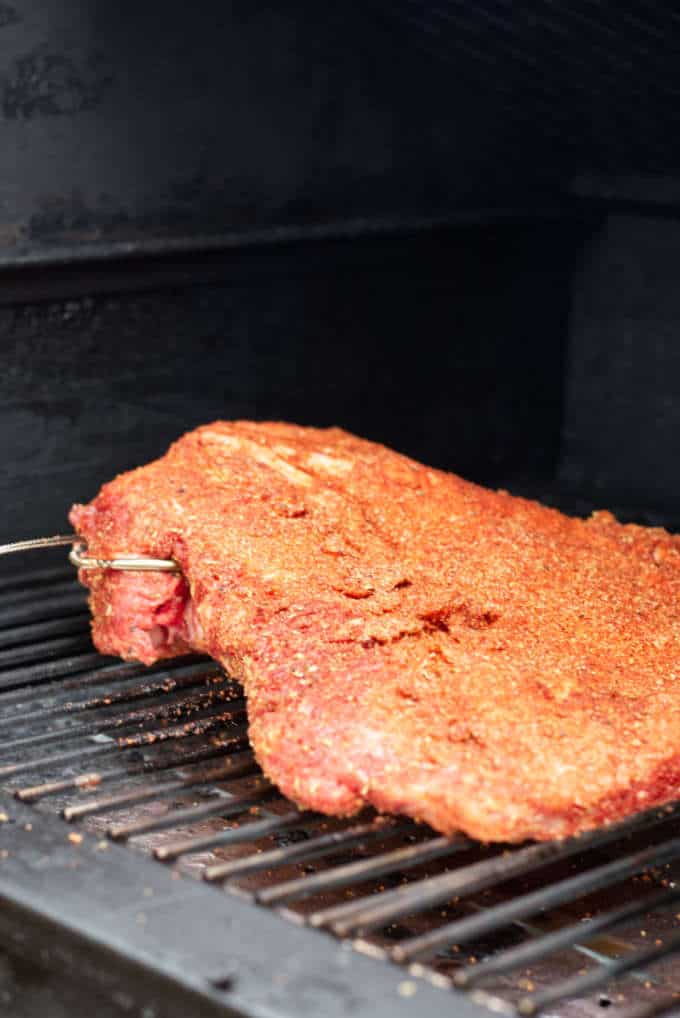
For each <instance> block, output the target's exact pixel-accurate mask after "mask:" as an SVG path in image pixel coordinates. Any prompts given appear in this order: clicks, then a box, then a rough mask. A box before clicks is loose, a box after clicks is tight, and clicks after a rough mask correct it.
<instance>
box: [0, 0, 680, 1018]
mask: <svg viewBox="0 0 680 1018" xmlns="http://www.w3.org/2000/svg"><path fill="white" fill-rule="evenodd" d="M0 32H1V33H2V40H3V46H4V49H3V53H4V63H3V68H2V75H1V76H0V117H1V119H2V125H3V132H4V134H3V142H4V143H3V145H2V146H0V198H1V201H0V284H1V285H0V343H1V347H2V371H0V425H1V431H0V433H1V434H2V443H3V445H2V459H1V463H0V497H1V498H2V505H3V529H2V534H0V541H11V540H17V539H20V538H30V537H35V536H37V535H42V534H48V533H58V532H63V531H64V529H65V526H66V524H65V518H66V513H67V511H68V508H69V507H70V505H71V504H72V503H73V502H74V501H86V500H88V499H89V498H91V497H92V496H93V495H94V494H95V492H96V491H97V489H98V487H99V486H100V485H101V484H102V483H103V482H104V481H106V480H108V479H109V478H110V477H112V476H113V475H114V474H116V473H117V472H119V471H121V470H125V469H129V468H131V467H134V466H136V465H138V464H140V463H143V462H145V461H147V460H149V459H151V458H153V457H155V456H157V455H159V454H160V453H162V452H163V451H164V449H165V448H166V447H167V445H168V444H169V443H170V442H171V441H172V440H173V439H174V438H176V437H177V436H178V435H179V434H181V433H182V432H183V431H185V430H187V429H189V428H191V427H194V426H196V425H198V424H200V423H203V422H206V421H209V420H211V419H216V418H237V417H244V418H256V419H284V420H292V421H297V422H299V423H302V424H310V425H319V426H326V425H341V426H343V427H345V428H348V429H350V430H353V431H356V432H357V433H359V434H361V435H363V436H365V437H367V438H370V439H373V440H377V441H381V442H385V443H387V444H389V445H391V446H393V447H395V448H397V449H399V450H401V451H403V452H405V453H408V454H410V455H412V456H415V457H417V458H419V459H421V460H423V461H425V462H427V463H430V464H432V465H435V466H438V467H442V468H444V469H449V470H454V471H457V472H458V473H460V474H462V475H463V476H466V477H468V478H470V479H471V480H475V481H479V482H481V483H484V484H488V485H491V486H495V487H503V488H507V489H509V490H511V491H513V492H516V493H519V494H525V495H528V496H530V497H537V498H540V499H542V500H544V501H546V502H549V503H552V504H555V505H558V506H560V507H562V508H563V509H565V510H566V511H570V512H575V513H579V514H587V513H588V512H590V511H591V510H592V509H594V508H601V507H606V508H609V509H613V510H614V511H615V512H616V513H617V515H618V516H619V517H620V518H621V519H626V520H636V521H639V522H643V523H647V524H654V525H658V524H661V525H666V526H668V527H670V528H671V529H674V530H677V529H678V521H679V520H680V493H679V492H678V487H677V483H676V476H675V475H676V464H677V462H678V458H679V454H680V399H679V398H678V397H679V395H680V348H679V347H678V344H677V330H678V321H679V320H680V288H678V286H677V265H678V264H679V263H680V216H679V213H680V187H678V179H679V171H680V153H679V151H678V146H677V140H676V139H677V137H678V103H677V91H678V81H677V79H678V75H677V51H678V45H677V39H678V19H677V14H675V13H674V12H672V11H670V10H669V9H667V5H653V4H649V3H633V4H628V5H627V6H626V9H625V11H624V10H622V9H621V7H620V5H613V4H611V5H609V4H606V3H603V4H595V3H592V2H591V0H579V2H578V3H574V4H569V5H555V4H553V3H540V4H530V5H529V4H523V3H521V2H518V3H513V4H508V3H494V4H492V3H478V4H462V3H455V4H454V3H451V2H448V0H444V2H442V3H440V4H437V5H425V4H421V3H419V2H418V0H396V2H392V3H390V4H389V5H388V4H386V3H384V2H383V0H371V2H370V3H368V4H361V5H354V4H351V3H350V4H346V5H341V6H339V7H338V8H337V10H336V9H335V8H332V9H331V8H330V7H329V5H318V4H312V3H309V2H307V0H294V2H292V3H289V4H287V5H285V9H284V8H282V7H281V6H277V5H266V6H261V5H257V4H254V3H252V2H249V3H247V4H246V3H240V2H235V3H230V4H224V3H219V4H218V3H214V4H210V3H209V4H207V5H204V7H203V8H202V9H201V10H200V11H199V10H198V9H197V10H192V11H188V10H187V7H186V5H185V4H175V3H172V2H169V0H164V3H162V4H161V3H156V2H150V3H147V4H143V5H140V4H129V3H126V2H122V3H119V4H116V5H110V4H89V5H85V4H81V3H64V2H63V0H41V2H37V0H35V2H34V0H31V2H27V3H24V4H22V5H21V7H19V6H18V5H17V7H16V8H15V6H14V5H13V4H0ZM150 41H151V42H150ZM41 555H42V557H39V556H38V553H34V554H33V556H26V557H25V558H23V559H21V561H15V562H9V561H4V560H2V561H0V732H1V735H2V742H1V744H0V902H1V906H2V907H0V939H1V946H0V1003H2V1004H3V1005H7V1006H8V1009H10V1013H12V1009H13V1011H14V1013H15V1014H17V1015H19V1016H22V1018H23V1016H29V1015H30V1016H33V1015H37V1014H44V1013H47V1014H49V1015H50V1016H51V1018H62V1015H63V1016H66V1015H69V1016H70V1015H73V1014H79V1013H87V1014H92V1013H98V1014H101V1015H103V1016H105V1018H108V1016H109V1015H111V1016H114V1015H129V1014H138V1015H140V1016H143V1018H152V1016H154V1015H157V1016H163V1018H166V1016H169V1018H172V1016H174V1015H175V1014H177V1015H178V1016H179V1015H182V1016H184V1015H187V1014H191V1015H203V1014H206V1015H227V1014H241V1015H248V1016H253V1018H254V1016H256V1015H257V1016H258V1018H259V1016H265V1015H266V1016H267V1018H272V1016H273V1015H276V1016H281V1018H284V1016H285V1018H292V1016H300V1015H306V1014H310V1015H314V1016H316V1015H319V1014H323V1015H324V1018H336V1016H337V1018H341V1016H342V1018H345V1016H347V1018H349V1016H350V1015H351V1016H352V1018H361V1016H363V1015H367V1016H368V1015H370V1016H371V1018H382V1016H383V1015H384V1016H387V1015H390V1016H392V1015H396V1016H403V1018H412V1016H413V1015H416V1014H418V1015H419V1018H429V1016H433V1018H434V1016H435V1015H440V1014H442V1013H450V1014H454V1015H456V1018H464V1016H468V1015H469V1016H470V1018H472V1016H473V1015H477V1018H480V1016H483V1015H488V1014H489V1011H490V1010H491V1011H493V1012H501V1013H513V1012H514V1010H515V1009H516V1008H520V1009H521V1010H523V1011H524V1012H526V1013H529V1012H530V1011H531V1009H532V1008H533V1009H539V1008H540V1009H542V1013H544V1014H545V1015H560V1016H562V1015H564V1016H567V1015H574V1016H584V1015H588V1014H590V1015H595V1014H598V1015H599V1014H600V1013H602V1011H603V1010H605V1009H608V1010H609V1011H610V1012H611V1013H612V1014H616V1015H621V1016H624V1015H626V1016H628V1015H632V1014H635V1015H641V1016H642V1015H644V1016H645V1018H646V1016H651V1015H652V1014H656V1013H659V1014H660V1013H666V1012H668V1013H670V1012H671V1011H672V1010H673V1006H674V994H675V993H676V991H677V990H678V989H680V987H679V986H678V983H679V981H680V955H679V954H678V953H676V948H677V947H678V942H677V936H678V934H677V916H678V915H680V905H679V904H678V902H677V900H676V889H675V878H676V874H677V861H676V859H677V855H678V839H679V838H680V830H679V829H678V821H677V820H676V813H675V811H674V810H671V811H670V812H663V811H662V812H661V813H658V814H657V813H655V814H653V815H652V816H650V817H644V818H642V819H641V820H634V821H632V822H631V823H630V824H628V825H624V826H623V828H621V829H616V830H607V831H603V832H596V833H595V834H594V835H592V836H591V837H590V838H589V839H584V840H582V841H580V842H579V843H578V844H576V845H572V844H569V843H567V844H565V845H549V846H545V847H540V848H536V847H534V846H519V847H515V848H512V849H511V850H509V851H508V852H506V851H505V849H504V848H496V849H493V848H488V847H484V846H480V845H473V844H468V843H467V842H465V841H464V840H462V839H455V840H454V841H452V842H450V843H448V842H445V841H443V840H442V839H441V838H438V837H437V836H436V835H435V834H434V833H433V832H431V831H429V830H427V829H426V828H423V827H418V826H416V825H414V824H410V823H407V822H402V821H397V820H393V819H389V818H376V817H373V816H371V815H369V814H366V815H362V816H361V817H357V818H353V819H351V820H348V821H329V820H324V819H323V818H321V817H315V816H308V815H300V814H299V813H298V812H297V811H296V810H295V809H294V807H293V806H291V804H289V803H285V802H283V801H282V800H281V799H280V797H278V796H277V794H276V792H275V790H273V789H271V788H270V787H269V786H268V785H267V784H266V782H264V780H263V778H262V776H261V775H259V774H258V772H257V769H256V767H255V764H254V762H253V761H252V758H251V757H250V756H249V751H248V746H247V733H246V729H245V716H244V704H243V702H242V698H241V694H240V691H239V690H238V688H237V687H236V686H235V685H234V684H233V683H232V682H231V681H230V680H229V678H228V677H224V676H221V675H220V674H219V673H218V672H217V671H216V669H215V667H214V666H213V665H210V664H209V663H206V662H204V661H183V662H176V663H172V664H169V665H167V666H164V667H163V668H156V669H152V670H150V671H147V670H145V669H141V668H137V667H136V666H133V665H123V664H121V663H120V662H115V661H111V660H105V659H103V658H101V657H100V656H99V655H97V654H96V653H95V652H94V651H93V648H92V647H91V645H90V643H89V636H88V621H87V612H86V609H85V601H84V594H83V592H82V591H80V590H78V589H77V587H76V586H75V581H74V578H73V574H72V571H71V570H70V568H69V567H67V566H66V565H65V564H64V558H65V556H64V555H63V553H61V552H55V553H41ZM509 751H511V747H509ZM64 811H66V818H64V817H63V816H62V813H63V812H64Z"/></svg>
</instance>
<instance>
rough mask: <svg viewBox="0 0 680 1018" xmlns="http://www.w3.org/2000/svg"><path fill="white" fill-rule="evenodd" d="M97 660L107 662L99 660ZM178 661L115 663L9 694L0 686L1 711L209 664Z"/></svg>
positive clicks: (195, 659)
mask: <svg viewBox="0 0 680 1018" xmlns="http://www.w3.org/2000/svg"><path fill="white" fill-rule="evenodd" d="M100 660H106V659H102V658H100ZM177 660H178V662H179V663H178V664H177V665H175V666H171V667H168V662H167V661H159V662H158V663H157V664H155V665H149V666H147V665H142V664H139V662H137V661H118V662H116V663H114V664H104V665H101V666H100V667H98V668H93V669H91V670H90V671H87V672H83V673H81V674H80V675H74V676H62V677H61V678H57V679H54V680H52V681H49V682H41V683H40V684H32V683H28V684H24V685H22V686H20V687H18V688H17V689H11V690H9V691H5V690H3V689H2V687H1V686H0V698H1V699H0V702H1V703H2V706H3V708H5V707H7V706H9V705H10V704H17V703H18V704H25V703H31V702H35V703H40V702H42V701H44V700H45V698H49V697H51V696H52V695H53V694H54V693H55V692H57V693H62V692H64V693H67V692H69V693H70V692H74V691H77V690H79V689H90V688H91V687H92V686H103V685H106V686H107V688H109V687H108V684H109V682H110V681H111V680H116V681H118V682H125V681H127V680H130V679H136V678H142V677H143V678H148V677H149V676H150V677H152V678H159V677H160V676H161V675H167V676H168V678H170V677H171V676H173V675H176V674H177V673H178V671H180V670H181V669H182V668H183V667H188V666H189V665H191V664H194V663H201V662H202V663H203V664H204V665H209V664H212V662H210V661H208V660H207V659H206V658H200V657H196V656H193V655H187V656H186V657H182V658H178V659H177Z"/></svg>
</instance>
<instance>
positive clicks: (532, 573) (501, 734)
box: [71, 422, 680, 841]
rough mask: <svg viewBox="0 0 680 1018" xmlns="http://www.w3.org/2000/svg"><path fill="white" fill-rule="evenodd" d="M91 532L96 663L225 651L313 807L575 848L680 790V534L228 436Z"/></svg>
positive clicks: (370, 460) (269, 738)
mask: <svg viewBox="0 0 680 1018" xmlns="http://www.w3.org/2000/svg"><path fill="white" fill-rule="evenodd" d="M71 520H72V522H73V525H74V526H75V527H76V529H77V531H78V533H79V534H80V535H81V536H82V537H83V538H84V539H85V540H86V541H87V543H88V547H89V549H90V552H91V554H93V555H96V556H99V557H111V556H114V555H117V554H125V553H129V554H132V553H134V554H140V555H151V556H154V557H161V558H167V557H170V558H174V559H175V560H176V561H177V562H178V563H179V565H180V566H181V569H182V575H181V576H179V575H174V574H160V573H158V574H153V573H132V572H129V573H115V572H112V571H104V570H102V571H99V570H94V571H87V572H86V571H82V573H81V579H82V581H83V582H84V583H87V584H88V585H89V586H90V590H91V597H90V602H91V607H92V613H93V634H94V639H95V643H96V644H97V646H98V647H99V648H100V649H101V650H102V651H103V652H105V653H112V654H119V655H121V656H122V657H125V658H136V659H139V660H141V661H144V662H147V663H151V662H153V661H155V660H157V659H158V658H161V657H166V656H172V655H175V654H181V653H186V652H187V651H188V650H189V649H192V648H193V649H197V650H200V651H205V652H206V653H208V654H210V655H212V656H213V657H214V658H216V659H217V660H219V661H220V662H221V663H222V664H223V665H224V666H225V668H226V669H227V671H228V672H230V673H231V674H232V675H234V676H236V677H238V678H239V679H240V680H241V681H242V682H243V683H244V686H245V690H246V694H247V697H248V713H249V723H250V736H251V741H252V744H253V747H254V750H255V753H256V755H257V758H258V760H259V762H260V764H261V766H262V768H263V770H264V771H265V772H266V774H267V775H268V776H269V777H270V778H271V779H272V780H273V781H274V782H275V783H276V784H277V785H278V786H279V787H280V788H281V790H282V791H283V792H284V793H285V794H286V795H288V796H289V797H290V798H291V799H293V800H295V801H296V802H297V803H299V804H300V805H301V806H304V807H309V808H312V809H316V810H320V811H322V812H325V813H336V814H351V813H354V812H356V811H357V810H359V809H360V808H361V807H362V806H364V805H365V804H367V803H368V804H372V805H373V806H375V807H376V808H377V809H379V810H384V811H388V812H396V813H406V814H408V815H410V816H413V817H416V818H418V819H422V820H425V821H427V822H429V823H430V824H431V825H432V826H433V827H435V828H437V829H438V830H440V831H443V832H445V833H452V832H454V831H456V830H463V831H465V832H467V833H468V834H470V835H472V836H475V837H478V838H481V839H484V840H494V841H499V840H503V841H517V840H520V839H524V838H527V837H532V838H539V839H541V838H552V837H561V836H565V835H569V834H573V833H575V832H578V831H581V830H583V829H585V828H588V827H591V826H593V825H597V824H600V823H602V822H604V821H607V820H612V819H616V818H619V817H623V816H625V815H627V814H629V813H632V812H635V811H636V810H639V809H642V808H646V807H649V806H651V805H654V804H656V803H662V802H665V801H668V800H670V799H672V798H674V797H676V796H678V794H679V793H680V677H679V675H678V670H679V668H680V664H679V662H680V600H679V595H680V538H679V537H675V536H672V535H669V534H668V533H666V532H665V531H664V530H661V529H658V528H645V527H638V526H634V525H627V526H624V525H622V524H619V523H618V522H616V520H615V519H614V518H613V517H612V516H611V515H610V514H609V513H607V512H599V513H596V514H594V515H593V516H592V517H591V518H590V519H588V520H581V519H574V518H571V517H568V516H565V515H563V514H561V513H559V512H557V511H555V510H553V509H549V508H546V507H544V506H541V505H539V504H537V503H534V502H530V501H526V500H524V499H521V498H516V497H513V496H511V495H508V494H506V493H504V492H494V491H489V490H486V489H484V488H481V487H478V486H477V485H474V484H471V483H468V482H466V481H464V480H461V479H460V478H458V477H456V476H454V475H451V474H446V473H442V472H440V471H437V470H432V469H429V468H428V467H426V466H423V465H421V464H420V463H416V462H414V461H412V460H410V459H408V458H406V457H404V456H401V455H399V454H397V453H395V452H392V451H390V450H388V449H386V448H384V447H382V446H380V445H376V444H373V443H371V442H367V441H363V440H361V439H359V438H355V437H353V436H352V435H349V434H346V433H345V432H342V431H340V430H338V429H329V430H320V429H313V428H302V427H295V426H293V425H288V424H274V423H262V424H256V423H250V422H235V423H215V424H211V425H207V426H205V427H202V428H198V429H197V430H196V431H193V432H190V433H189V434H187V435H185V436H184V437H183V438H181V439H180V440H179V441H178V442H176V443H175V444H174V445H173V446H172V447H171V448H170V450H169V451H168V453H167V454H166V455H165V456H164V457H162V458H161V459H159V460H157V461H156V462H154V463H151V464H149V465H148V466H144V467H141V468H139V469H137V470H133V471H131V472H130V473H127V474H123V475H122V476H120V477H118V478H116V479H115V480H114V481H112V482H111V483H109V484H106V485H105V486H104V487H103V488H102V490H101V492H100V494H99V495H98V496H97V498H96V499H95V500H94V501H93V502H92V503H90V504H89V505H87V506H75V507H74V508H73V510H72V512H71Z"/></svg>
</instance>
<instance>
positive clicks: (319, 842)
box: [159, 817, 414, 881]
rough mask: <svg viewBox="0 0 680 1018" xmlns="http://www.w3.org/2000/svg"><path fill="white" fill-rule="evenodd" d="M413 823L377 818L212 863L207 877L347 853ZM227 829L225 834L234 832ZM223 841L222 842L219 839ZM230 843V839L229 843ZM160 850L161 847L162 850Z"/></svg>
mask: <svg viewBox="0 0 680 1018" xmlns="http://www.w3.org/2000/svg"><path fill="white" fill-rule="evenodd" d="M413 826H414V825H413V824H412V823H411V822H410V821H407V820H396V819H394V818H392V817H376V818H375V820H372V821H371V822H370V823H365V824H354V825H352V826H351V827H346V828H345V829H344V830H343V831H332V832H330V833H329V834H322V835H319V836H318V837H316V838H310V839H309V841H304V842H298V843H297V844H294V845H287V846H286V847H285V848H273V849H271V850H270V851H268V852H261V853H260V854H259V855H255V856H249V857H248V858H245V859H233V860H232V861H230V862H224V863H217V864H216V865H214V866H209V867H208V868H207V869H206V871H205V874H204V877H205V879H206V880H211V881H216V880H228V879H231V878H233V877H236V876H245V875H246V874H247V873H255V872H257V871H258V870H264V869H273V868H274V867H276V866H288V865H290V863H293V862H298V861H300V860H302V859H305V860H306V859H321V858H322V857H323V856H325V855H332V854H333V853H335V852H344V851H346V850H348V849H350V848H354V847H356V846H357V845H363V844H365V843H366V844H367V843H369V842H370V841H374V840H375V839H376V838H387V837H392V836H393V835H394V834H397V833H400V832H402V831H407V830H412V829H413ZM231 833H232V832H231V831H226V832H225V835H230V834H231ZM218 843H219V844H222V841H221V840H220V842H218ZM226 843H227V844H229V841H227V842H226ZM159 851H160V850H159Z"/></svg>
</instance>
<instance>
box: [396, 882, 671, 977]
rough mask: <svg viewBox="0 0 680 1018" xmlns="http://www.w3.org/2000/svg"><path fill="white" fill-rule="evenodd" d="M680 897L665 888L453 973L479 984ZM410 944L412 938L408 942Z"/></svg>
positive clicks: (586, 942) (583, 942)
mask: <svg viewBox="0 0 680 1018" xmlns="http://www.w3.org/2000/svg"><path fill="white" fill-rule="evenodd" d="M679 897H680V889H678V888H665V889H664V890H662V891H659V892H657V893H656V894H650V895H647V897H645V898H640V899H635V900H634V901H629V902H627V903H626V904H625V905H622V906H621V908H615V909H611V910H610V911H608V912H602V913H601V915H598V916H595V917H594V918H593V919H586V920H583V921H581V922H578V923H574V924H573V925H570V926H564V927H562V929H560V930H555V932H554V933H545V934H542V935H541V936H538V937H536V938H535V939H533V940H529V941H527V942H526V943H524V944H519V945H518V946H517V947H514V948H508V949H507V950H506V951H503V952H502V953H500V954H497V955H493V956H492V957H490V958H486V959H485V960H484V961H481V962H478V963H477V964H476V965H466V966H465V968H464V969H460V970H459V971H458V972H456V973H455V974H454V976H453V981H454V983H455V984H456V985H457V986H460V987H465V988H466V989H467V988H468V987H472V986H477V984H478V983H481V982H483V981H484V980H485V979H488V978H489V977H491V976H498V975H502V974H503V973H505V972H510V971H511V970H512V969H519V968H524V967H525V966H528V965H532V964H534V963H535V962H537V961H539V960H540V959H541V958H544V957H545V956H546V955H548V954H552V953H553V952H555V951H559V950H562V949H564V948H569V947H574V946H575V945H579V944H580V945H587V944H588V942H589V940H590V939H591V938H592V937H594V935H595V934H596V933H602V932H603V931H605V930H609V929H611V928H612V927H614V926H618V924H619V923H622V922H625V920H626V919H634V918H635V917H636V916H639V915H643V914H644V913H646V912H651V911H652V910H653V909H655V908H659V907H660V906H662V905H666V904H669V903H670V902H671V901H674V900H676V899H677V898H679ZM406 943H408V941H407V942H406Z"/></svg>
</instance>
